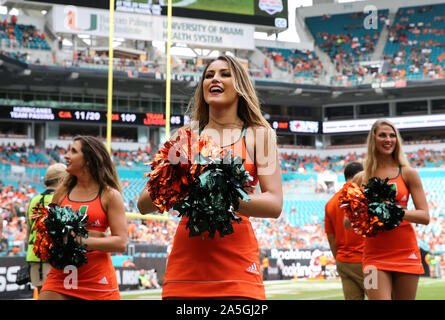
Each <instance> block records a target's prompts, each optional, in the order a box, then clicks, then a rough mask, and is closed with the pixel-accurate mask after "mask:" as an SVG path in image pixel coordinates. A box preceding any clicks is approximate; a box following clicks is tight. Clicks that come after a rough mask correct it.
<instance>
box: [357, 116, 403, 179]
mask: <svg viewBox="0 0 445 320" xmlns="http://www.w3.org/2000/svg"><path fill="white" fill-rule="evenodd" d="M381 126H389V127H391V128H392V129H393V130H394V132H395V134H396V137H397V139H396V146H395V148H394V151H393V153H392V158H393V159H394V160H395V162H396V163H397V165H399V166H402V167H406V166H408V167H409V162H408V160H407V159H406V156H405V153H404V152H403V150H402V137H401V135H400V133H399V131H398V130H397V128H396V127H395V126H394V124H393V123H392V122H391V121H389V120H386V119H379V120H377V121H376V122H374V124H373V125H372V128H371V130H370V131H369V134H368V139H367V146H368V151H367V155H366V160H365V170H364V174H363V179H362V183H363V184H367V183H368V180H369V179H370V178H371V177H372V175H373V174H374V172H375V170H376V169H377V165H378V163H377V154H376V153H377V151H376V150H377V149H376V147H375V135H376V133H377V130H378V129H379V128H380V127H381Z"/></svg>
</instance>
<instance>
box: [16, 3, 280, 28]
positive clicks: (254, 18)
mask: <svg viewBox="0 0 445 320" xmlns="http://www.w3.org/2000/svg"><path fill="white" fill-rule="evenodd" d="M27 1H30V2H45V3H54V4H60V5H72V6H79V7H87V8H96V9H104V10H109V9H110V2H109V1H108V0H95V1H87V0H75V1H72V0H71V1H70V0H45V1H42V0H26V1H25V2H27ZM167 3H168V2H167V0H115V2H114V7H115V10H116V11H117V12H126V13H135V14H150V15H163V16H166V15H167ZM172 6H173V7H172V14H173V16H176V17H183V18H191V19H206V20H215V21H224V22H236V23H246V24H253V25H260V26H264V27H271V28H283V29H286V28H287V27H288V15H289V12H288V0H238V1H231V2H228V1H224V0H223V1H208V0H187V1H184V0H172Z"/></svg>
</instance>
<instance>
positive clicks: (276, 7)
mask: <svg viewBox="0 0 445 320" xmlns="http://www.w3.org/2000/svg"><path fill="white" fill-rule="evenodd" d="M258 7H259V8H260V9H261V10H263V11H265V12H267V13H268V14H270V15H273V14H275V13H277V12H281V11H283V2H282V1H281V0H259V2H258Z"/></svg>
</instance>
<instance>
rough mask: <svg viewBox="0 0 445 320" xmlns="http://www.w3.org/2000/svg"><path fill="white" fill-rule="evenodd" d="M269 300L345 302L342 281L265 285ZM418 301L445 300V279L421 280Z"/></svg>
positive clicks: (152, 294) (145, 295) (148, 296)
mask: <svg viewBox="0 0 445 320" xmlns="http://www.w3.org/2000/svg"><path fill="white" fill-rule="evenodd" d="M265 288H266V298H267V299H268V300H343V291H342V288H341V282H340V280H297V281H294V280H284V281H268V282H266V283H265ZM121 295H122V299H124V300H160V299H161V290H144V291H140V292H134V291H133V292H121ZM416 299H417V300H445V279H431V278H420V281H419V288H418V290H417V297H416Z"/></svg>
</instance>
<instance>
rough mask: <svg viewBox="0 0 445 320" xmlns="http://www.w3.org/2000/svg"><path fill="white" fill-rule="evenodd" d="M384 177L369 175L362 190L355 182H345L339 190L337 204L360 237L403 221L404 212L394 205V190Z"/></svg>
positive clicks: (390, 228)
mask: <svg viewBox="0 0 445 320" xmlns="http://www.w3.org/2000/svg"><path fill="white" fill-rule="evenodd" d="M388 180H389V179H388V178H387V179H385V180H382V179H380V178H376V177H373V178H371V179H370V180H369V182H368V184H367V185H366V186H364V188H363V189H362V188H359V187H358V185H357V184H355V183H346V184H345V185H344V187H343V189H342V193H341V196H340V198H339V202H340V207H341V208H342V209H343V210H344V212H345V215H346V216H347V217H348V218H349V220H350V221H351V225H352V227H353V228H355V229H356V230H357V231H358V232H359V234H361V235H362V236H364V237H373V236H375V235H376V234H377V233H379V232H381V231H383V230H392V229H394V228H396V227H398V226H399V225H400V223H401V222H402V220H403V217H404V215H405V211H404V210H403V208H402V207H400V206H398V205H396V204H395V202H396V200H395V197H396V190H395V187H394V185H390V184H388Z"/></svg>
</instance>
